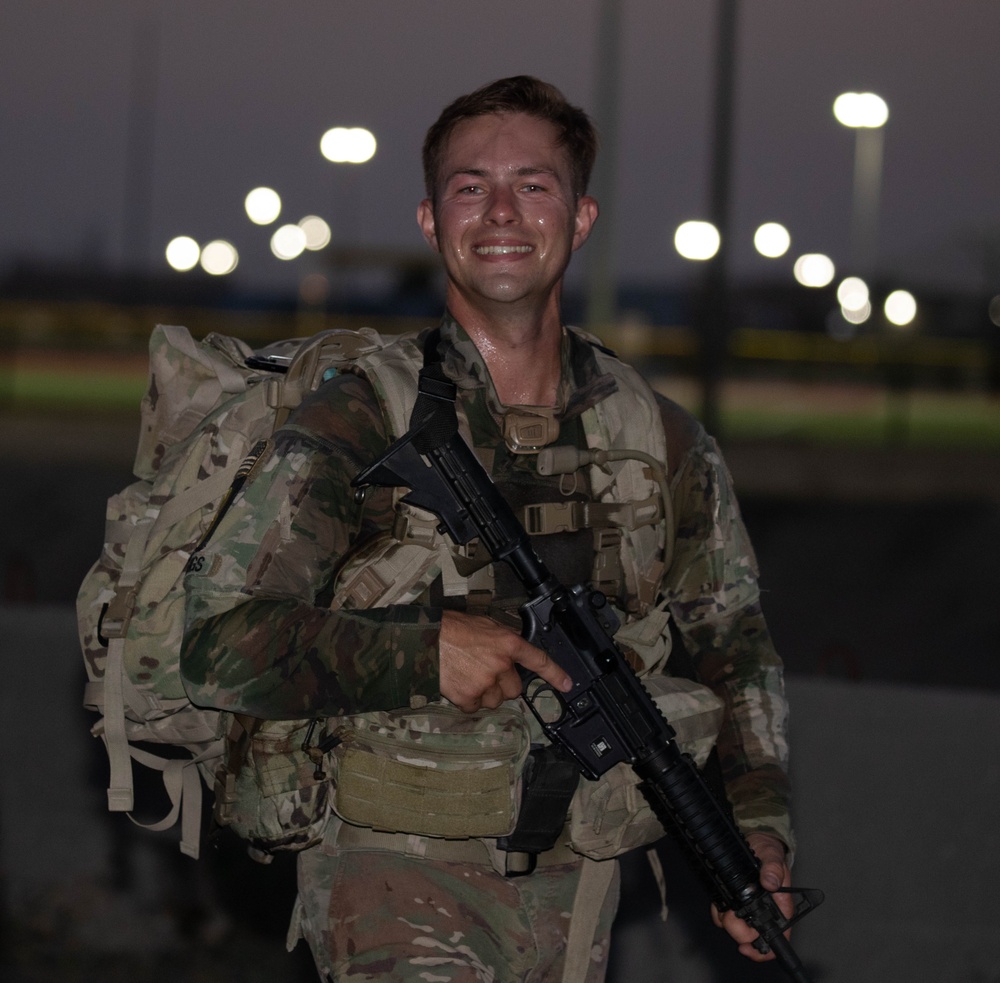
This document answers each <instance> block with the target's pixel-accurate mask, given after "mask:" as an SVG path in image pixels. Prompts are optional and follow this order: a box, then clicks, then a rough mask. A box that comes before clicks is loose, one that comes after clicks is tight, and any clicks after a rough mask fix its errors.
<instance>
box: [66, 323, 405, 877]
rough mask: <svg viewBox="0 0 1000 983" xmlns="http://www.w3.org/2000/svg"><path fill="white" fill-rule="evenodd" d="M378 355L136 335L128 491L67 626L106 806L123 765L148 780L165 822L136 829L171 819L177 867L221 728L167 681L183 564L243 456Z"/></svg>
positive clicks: (209, 780)
mask: <svg viewBox="0 0 1000 983" xmlns="http://www.w3.org/2000/svg"><path fill="white" fill-rule="evenodd" d="M384 345H385V341H384V340H383V338H382V337H381V336H380V335H378V333H377V332H375V331H373V330H372V329H369V328H362V329H360V330H359V331H347V330H331V331H325V332H321V333H319V334H317V335H314V336H313V337H311V338H308V339H301V338H299V339H292V340H287V341H281V342H277V343H276V344H273V345H270V346H268V347H267V348H265V349H262V350H260V351H256V352H255V351H254V350H253V349H252V348H250V347H249V346H248V345H247V344H246V343H245V342H243V341H241V340H239V339H237V338H232V337H227V336H224V335H220V334H214V333H213V334H210V335H208V336H207V337H206V338H205V339H204V340H203V341H200V342H196V341H195V340H194V339H193V338H192V336H191V334H190V333H189V332H188V330H187V329H186V328H183V327H177V326H163V325H161V326H158V327H156V328H155V330H154V331H153V333H152V336H151V338H150V346H149V353H150V371H149V386H148V389H147V392H146V394H145V396H144V397H143V400H142V406H141V428H140V435H139V443H138V449H137V452H136V457H135V465H134V469H133V471H134V475H135V477H136V479H137V480H136V481H135V482H134V483H133V484H131V485H129V486H128V487H126V488H125V489H123V490H122V491H121V492H119V493H118V494H115V495H113V496H112V497H111V498H110V499H109V500H108V506H107V516H106V527H105V541H104V548H103V550H102V553H101V556H100V558H99V559H98V560H97V562H96V563H95V564H94V565H93V567H92V568H91V569H90V571H89V572H88V573H87V575H86V577H85V578H84V581H83V583H82V585H81V588H80V591H79V594H78V597H77V619H78V628H79V636H80V644H81V647H82V650H83V656H84V661H85V664H86V670H87V678H88V682H87V684H86V688H85V694H84V705H85V706H86V707H87V708H88V709H90V710H93V711H96V712H97V713H98V714H99V715H100V716H99V719H98V720H97V722H96V723H95V724H94V725H93V727H92V733H93V734H94V735H95V736H98V737H100V738H101V739H102V740H103V741H104V744H105V746H106V748H107V753H108V758H109V762H110V782H109V786H108V808H109V810H110V811H112V812H126V813H129V814H131V813H132V811H133V808H134V804H135V802H134V799H135V795H134V784H135V783H134V780H133V762H135V763H136V764H139V765H143V766H144V767H146V768H151V769H154V770H155V771H159V772H161V773H162V779H163V785H164V788H165V790H166V793H167V796H168V797H169V802H170V806H169V810H168V812H167V815H166V816H164V817H163V818H162V819H160V820H157V821H154V822H151V823H141V822H139V823H138V824H139V825H144V826H146V827H147V828H149V829H153V830H163V829H168V828H170V827H172V826H174V825H175V824H176V823H177V822H178V821H180V824H181V842H180V849H181V851H182V852H183V853H186V854H188V855H189V856H192V857H195V858H197V856H198V854H199V843H200V826H201V805H202V789H201V782H202V780H204V781H205V782H206V784H207V785H208V786H209V787H210V788H211V787H212V784H213V782H214V780H215V772H216V771H217V768H218V765H219V764H220V763H221V762H222V760H223V755H224V753H225V744H226V742H225V739H224V738H225V731H226V729H227V722H226V720H225V719H224V715H223V714H222V713H220V712H219V711H217V710H212V709H202V708H198V707H195V706H193V705H192V704H191V702H190V701H189V700H188V698H187V695H186V693H185V692H184V688H183V685H182V682H181V677H180V673H179V657H180V647H181V640H182V637H183V631H184V584H183V577H184V568H185V565H186V564H187V562H188V560H189V558H190V556H191V554H192V553H193V552H195V551H196V548H197V546H198V545H199V543H201V542H202V541H203V540H204V539H205V538H206V537H207V535H208V533H209V532H210V530H211V528H212V525H213V521H215V519H216V517H217V516H218V514H219V513H220V510H221V509H222V508H223V507H224V502H225V501H226V500H227V496H231V494H232V492H233V490H235V489H236V488H238V487H239V484H240V481H241V465H242V463H243V462H244V461H245V460H246V459H247V458H248V456H251V455H252V452H253V450H254V448H255V445H258V444H260V442H262V441H264V440H265V439H266V438H267V437H268V436H269V435H270V434H271V433H272V431H273V430H275V429H276V428H277V427H279V426H280V425H281V423H282V422H283V421H284V420H285V418H286V417H287V415H288V413H289V412H290V411H291V410H292V409H293V408H294V407H295V406H297V405H298V403H299V402H300V401H301V400H302V398H303V396H304V395H305V394H306V393H308V392H309V391H311V390H313V389H315V388H316V387H317V386H318V385H319V384H320V382H322V381H323V379H324V377H329V375H330V374H331V373H332V372H336V371H338V370H344V369H349V368H351V367H352V366H353V365H354V363H355V362H356V361H357V360H358V359H359V358H362V357H364V356H367V355H372V354H374V353H378V352H379V351H380V350H381V349H382V348H383V347H384ZM390 375H391V373H390ZM391 386H392V382H390V383H389V387H390V388H391ZM382 388H383V390H384V389H385V388H386V385H385V383H384V380H383V385H382ZM406 398H407V397H406V395H405V394H403V393H391V394H390V400H389V402H390V403H392V401H393V399H395V400H396V402H398V403H399V406H400V410H399V412H401V407H402V406H403V405H404V404H405V402H406ZM261 446H262V445H261ZM286 729H287V725H286ZM150 746H153V747H150ZM156 746H159V748H156ZM167 747H174V748H179V749H183V752H184V753H183V756H181V757H178V756H177V752H167V753H164V752H165V751H166V749H167ZM130 818H133V821H135V822H138V820H136V819H135V817H132V816H131V815H130Z"/></svg>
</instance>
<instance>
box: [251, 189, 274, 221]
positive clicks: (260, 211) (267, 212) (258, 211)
mask: <svg viewBox="0 0 1000 983" xmlns="http://www.w3.org/2000/svg"><path fill="white" fill-rule="evenodd" d="M243 207H244V208H246V211H247V216H248V217H249V219H250V221H251V222H254V223H256V224H257V225H270V224H271V223H272V222H273V221H274V220H275V219H276V218H277V217H278V216H279V215H280V214H281V196H280V195H279V194H278V192H277V191H275V190H274V189H273V188H254V189H253V191H251V192H250V194H248V195H247V196H246V200H245V201H244V202H243Z"/></svg>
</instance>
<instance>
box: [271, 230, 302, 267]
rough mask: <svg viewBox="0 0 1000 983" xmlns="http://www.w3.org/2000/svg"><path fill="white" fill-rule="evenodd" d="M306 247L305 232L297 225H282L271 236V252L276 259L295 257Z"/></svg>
mask: <svg viewBox="0 0 1000 983" xmlns="http://www.w3.org/2000/svg"><path fill="white" fill-rule="evenodd" d="M305 248H306V234H305V232H303V231H302V229H300V228H299V227H298V226H297V225H283V226H281V228H280V229H276V230H275V232H274V235H273V236H271V252H272V253H274V255H275V256H277V257H278V259H286V260H287V259H295V258H296V257H297V256H301V255H302V251H303V250H304V249H305Z"/></svg>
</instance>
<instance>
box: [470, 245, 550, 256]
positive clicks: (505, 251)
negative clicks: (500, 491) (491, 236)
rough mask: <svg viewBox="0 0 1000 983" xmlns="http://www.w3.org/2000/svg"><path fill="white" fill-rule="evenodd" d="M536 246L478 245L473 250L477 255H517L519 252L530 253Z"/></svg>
mask: <svg viewBox="0 0 1000 983" xmlns="http://www.w3.org/2000/svg"><path fill="white" fill-rule="evenodd" d="M534 248H535V247H534V246H502V245H496V246H476V247H475V249H474V250H473V251H474V252H475V254H476V255H477V256H515V255H517V254H519V253H530V252H532V251H533V250H534Z"/></svg>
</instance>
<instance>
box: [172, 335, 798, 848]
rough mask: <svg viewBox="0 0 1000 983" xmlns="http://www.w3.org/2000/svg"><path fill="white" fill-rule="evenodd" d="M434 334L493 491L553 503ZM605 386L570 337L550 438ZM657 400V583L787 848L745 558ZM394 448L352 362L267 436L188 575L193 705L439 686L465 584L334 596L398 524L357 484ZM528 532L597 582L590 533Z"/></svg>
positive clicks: (609, 384) (777, 705)
mask: <svg viewBox="0 0 1000 983" xmlns="http://www.w3.org/2000/svg"><path fill="white" fill-rule="evenodd" d="M441 331H442V335H441V338H442V341H441V346H440V352H441V354H442V358H443V361H444V364H445V370H446V372H447V373H448V375H449V376H450V377H451V378H453V379H454V380H455V381H456V382H457V383H458V386H459V406H460V411H461V412H462V413H463V414H464V415H465V417H466V418H467V420H468V425H469V428H470V431H471V435H472V438H473V444H474V446H475V448H476V452H477V454H478V455H479V456H480V458H481V459H482V460H483V461H484V463H485V464H486V466H487V469H488V470H490V471H491V474H492V477H493V480H494V481H495V482H496V484H497V486H498V487H499V489H500V491H501V492H502V493H503V494H504V496H505V497H506V498H507V500H508V501H509V502H510V503H511V504H512V505H513V506H514V507H515V508H518V507H519V506H520V505H522V504H529V503H532V504H533V503H538V502H544V501H560V500H564V498H565V495H566V492H567V489H566V487H565V485H564V483H562V482H561V481H560V479H559V478H558V477H551V478H541V477H540V476H539V475H538V474H537V472H536V471H535V468H534V458H533V457H532V456H531V455H514V454H511V453H509V452H508V451H507V449H506V446H505V444H504V439H503V435H502V432H501V420H502V417H503V413H504V411H505V408H504V407H503V406H501V405H500V403H499V400H498V399H497V396H496V393H495V390H494V388H493V384H492V381H491V380H490V378H489V374H488V372H487V370H486V368H485V366H484V364H483V362H482V359H481V357H480V356H479V353H478V351H477V350H476V348H475V346H474V345H473V343H472V342H471V340H470V339H469V338H468V336H467V335H466V334H465V332H464V331H463V330H462V329H461V327H460V326H459V325H458V324H457V323H456V322H454V321H453V320H451V319H450V318H448V317H446V318H445V320H444V323H443V325H442V329H441ZM614 386H615V383H614V380H613V379H611V377H609V376H607V375H602V374H601V372H600V369H599V367H598V365H597V362H596V360H595V357H594V353H593V350H592V349H591V346H590V345H589V344H588V343H587V342H586V341H583V340H581V339H580V338H578V337H576V336H575V335H573V334H572V333H567V334H566V337H565V341H564V345H563V373H562V384H561V389H560V394H559V400H558V410H557V414H556V416H557V419H558V420H559V422H560V433H559V437H558V442H560V443H571V444H575V445H577V446H581V445H582V443H583V434H582V429H581V424H580V419H579V416H580V413H581V412H582V411H583V410H585V409H587V408H588V407H590V406H593V405H594V404H596V403H597V402H598V401H599V400H601V399H605V398H607V397H608V396H609V395H610V394H611V392H612V391H613V389H614ZM658 402H659V406H660V411H661V415H662V419H663V425H664V430H665V433H666V438H667V465H668V468H667V479H668V483H669V487H670V490H671V498H672V506H673V511H674V519H675V526H676V541H675V544H674V550H673V560H672V563H671V566H670V568H669V570H668V571H667V573H666V576H665V578H664V582H663V586H662V597H663V600H664V601H665V603H666V605H667V607H668V609H669V611H670V613H671V616H672V619H673V621H674V623H675V625H676V627H677V628H678V629H679V634H680V637H681V638H682V639H683V644H684V649H685V650H686V652H687V653H688V655H689V656H690V661H691V664H692V665H693V667H694V671H695V674H696V675H697V678H698V679H699V680H700V681H701V682H703V683H705V684H706V685H708V686H710V687H711V688H712V689H713V691H714V692H716V694H717V695H718V696H720V697H721V698H722V700H723V702H724V704H725V707H726V715H725V720H724V723H723V729H722V732H721V734H720V737H719V741H718V745H719V750H720V756H721V760H722V765H723V771H724V774H725V778H726V783H727V789H728V791H729V793H730V798H731V799H732V800H733V802H734V805H735V809H736V814H737V818H738V819H739V821H740V823H741V825H743V826H744V827H745V828H754V827H755V828H761V829H765V830H768V831H771V832H775V833H777V834H778V835H779V836H780V837H781V838H782V839H784V840H785V842H786V843H789V844H790V843H791V832H790V830H789V828H788V821H787V795H788V788H787V779H786V775H785V764H786V759H787V743H786V716H787V712H786V705H785V702H784V696H783V685H782V668H781V662H780V660H779V658H778V656H777V654H776V653H775V651H774V647H773V645H772V642H771V638H770V635H769V633H768V630H767V626H766V624H765V621H764V617H763V614H762V612H761V609H760V604H759V592H758V588H757V567H756V560H755V557H754V554H753V550H752V547H751V545H750V542H749V539H748V537H747V534H746V530H745V528H744V525H743V522H742V519H741V518H740V514H739V508H738V505H737V502H736V498H735V496H734V493H733V489H732V485H731V482H730V478H729V474H728V472H727V470H726V467H725V464H724V463H723V460H722V458H721V455H720V453H719V450H718V448H717V446H716V444H715V442H714V441H713V440H712V439H711V438H710V437H709V436H708V435H707V434H706V433H705V431H704V430H703V428H702V427H701V426H700V424H699V423H698V422H697V421H696V420H695V419H694V418H693V417H692V416H691V415H690V414H689V413H688V412H687V411H685V410H684V409H682V408H681V407H680V406H678V405H677V404H676V403H674V402H672V401H670V400H668V399H666V398H664V397H658ZM387 445H388V438H387V434H386V423H385V421H384V418H383V413H382V410H381V407H380V402H379V399H378V397H377V395H376V393H375V391H374V388H373V386H372V384H371V383H370V382H369V381H368V380H367V379H365V378H363V377H361V376H358V375H355V374H350V373H345V374H342V375H339V376H337V377H335V378H334V379H332V380H331V381H329V382H327V383H325V384H324V385H322V386H321V387H320V388H319V389H318V390H317V391H316V392H315V393H314V394H312V395H311V396H310V397H308V398H307V399H306V400H305V401H304V402H303V403H302V405H301V406H300V407H299V409H298V410H297V411H296V412H295V413H294V414H293V415H292V417H291V418H290V419H289V421H288V422H287V424H286V425H285V426H284V427H282V428H281V429H280V430H279V431H277V432H276V433H275V434H274V435H273V437H272V438H271V440H270V442H269V446H268V448H267V450H266V452H265V454H264V455H263V457H262V458H261V459H260V460H259V461H258V463H257V465H256V466H255V468H254V470H253V472H252V474H251V476H250V478H249V479H248V481H247V482H246V484H245V485H244V486H243V489H242V490H241V492H240V494H239V496H238V497H237V498H236V499H235V501H234V503H233V505H232V507H231V508H230V509H229V511H228V512H227V513H226V515H225V517H224V518H223V520H222V522H221V523H220V525H219V527H218V529H217V530H216V532H215V534H214V535H213V537H212V539H211V541H210V543H209V544H208V545H207V547H206V548H205V550H204V556H203V558H202V562H201V563H200V564H198V569H197V570H192V571H191V572H189V573H188V575H187V581H186V587H187V592H188V601H187V618H186V620H187V630H186V633H185V640H184V651H183V654H182V660H181V668H182V672H183V674H184V681H185V686H186V688H187V690H188V693H189V695H190V697H191V699H192V701H193V702H194V703H196V704H198V705H201V706H211V707H217V708H219V709H224V710H232V711H237V712H241V713H246V714H250V715H253V716H258V717H262V718H265V719H293V718H301V717H310V716H339V715H343V714H347V713H361V712H366V711H372V710H389V709H396V708H403V707H407V706H411V705H414V706H415V705H420V704H421V703H422V702H423V701H424V700H435V699H439V698H440V693H439V690H438V648H437V640H438V632H439V627H440V619H441V613H442V610H443V609H445V608H459V609H461V608H463V607H464V606H465V605H466V603H467V598H464V597H453V596H445V595H444V593H443V592H442V590H441V589H440V585H439V584H432V585H431V586H430V588H428V589H427V590H426V591H425V592H424V594H423V595H422V596H421V597H419V598H418V599H417V600H416V601H415V602H414V603H411V604H406V605H393V606H390V607H388V608H379V609H372V610H357V609H338V610H331V608H330V602H331V599H332V594H333V586H332V585H333V582H334V579H335V577H336V575H337V572H338V569H339V567H340V565H341V564H342V562H343V561H344V559H345V558H346V557H347V556H348V555H349V554H350V553H351V551H352V550H353V549H354V548H355V547H356V546H357V545H358V544H360V543H364V542H366V541H368V540H370V539H371V538H372V537H374V536H376V535H378V534H379V533H382V532H384V531H385V530H387V529H391V528H392V526H393V521H394V517H395V513H394V510H393V505H392V491H391V490H389V489H381V488H378V489H370V490H369V492H368V494H367V495H366V497H365V498H364V500H363V501H359V500H358V498H357V497H356V496H355V493H354V491H353V489H351V487H350V482H351V480H352V479H353V478H354V476H355V475H356V474H357V473H358V472H359V471H361V470H362V469H363V468H364V467H366V466H367V465H368V464H370V463H371V462H372V461H373V460H374V459H375V458H376V457H377V456H378V455H379V454H380V453H382V451H384V450H385V448H386V447H387ZM585 484H586V482H585V481H584V482H583V485H585ZM570 497H577V498H579V499H581V500H589V488H587V487H582V486H581V483H580V482H579V481H578V482H577V484H576V485H575V487H574V488H573V489H572V490H570ZM533 545H534V546H535V548H536V549H537V550H538V552H539V554H540V555H541V557H542V559H543V560H544V562H545V563H546V564H547V565H548V566H549V568H550V569H551V570H552V571H553V573H554V574H555V575H556V576H557V577H558V578H559V579H560V580H561V581H562V582H564V583H579V582H581V581H587V580H589V579H590V578H591V572H592V571H591V566H592V561H593V545H592V536H591V533H590V531H589V530H582V531H580V532H575V533H560V534H556V535H551V536H540V537H534V538H533ZM496 567H497V568H498V569H497V570H496V581H495V587H494V600H493V605H492V607H491V608H490V609H489V612H488V613H490V614H492V615H493V616H494V617H497V618H498V620H505V619H507V620H509V621H510V623H511V624H512V625H517V624H518V622H517V621H516V620H511V613H512V612H513V611H515V610H516V607H517V604H518V602H519V600H521V599H522V598H520V597H519V593H520V585H519V584H517V583H516V582H514V579H513V576H512V575H509V574H505V572H504V569H502V568H504V567H505V565H504V564H497V565H496ZM621 603H622V604H623V605H624V603H625V601H624V599H621Z"/></svg>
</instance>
